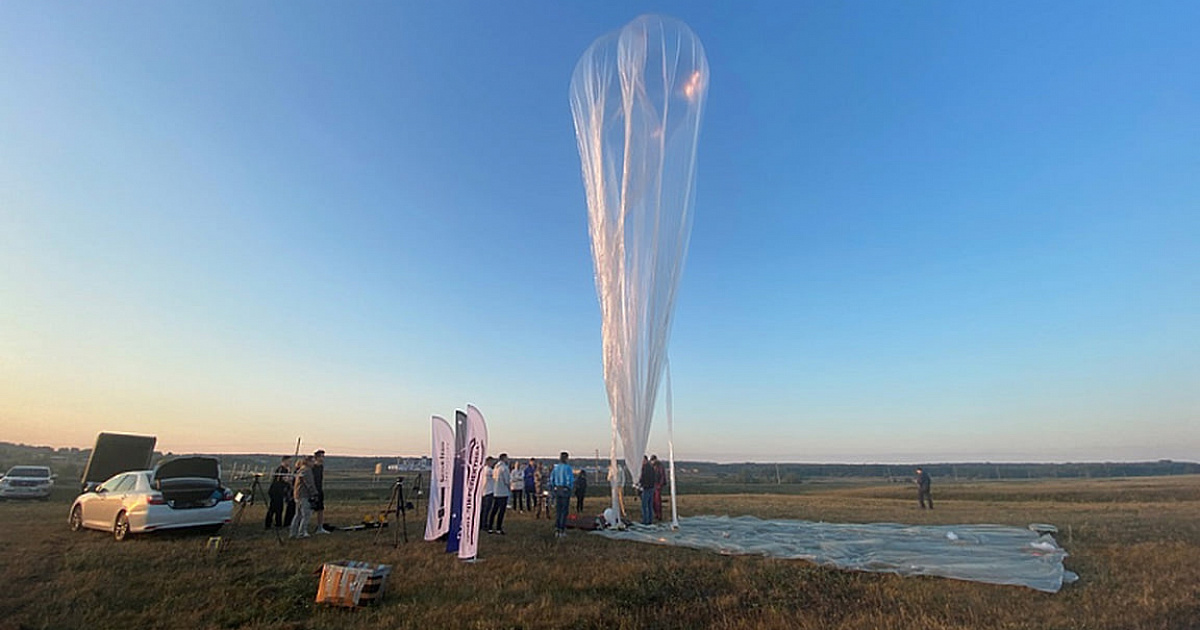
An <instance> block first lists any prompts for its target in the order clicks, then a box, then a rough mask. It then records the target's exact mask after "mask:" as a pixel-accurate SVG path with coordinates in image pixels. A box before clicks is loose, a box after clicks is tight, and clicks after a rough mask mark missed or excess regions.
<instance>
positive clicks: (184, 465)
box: [151, 455, 225, 509]
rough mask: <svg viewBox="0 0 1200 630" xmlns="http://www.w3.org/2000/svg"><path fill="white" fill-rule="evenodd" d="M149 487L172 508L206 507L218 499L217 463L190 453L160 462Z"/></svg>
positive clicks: (220, 489)
mask: <svg viewBox="0 0 1200 630" xmlns="http://www.w3.org/2000/svg"><path fill="white" fill-rule="evenodd" d="M151 487H153V488H154V489H155V490H157V491H159V492H160V493H162V496H163V500H164V501H166V503H167V505H169V506H171V507H173V508H176V509H188V508H200V507H210V506H212V505H215V504H216V503H217V502H218V501H220V500H221V497H222V496H223V495H224V493H225V489H224V488H222V487H221V462H220V460H218V459H217V458H216V457H207V456H201V455H194V456H189V457H179V458H176V459H172V460H170V461H166V462H163V463H161V464H159V465H158V468H156V469H155V470H154V477H153V478H152V479H151Z"/></svg>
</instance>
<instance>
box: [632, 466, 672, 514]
mask: <svg viewBox="0 0 1200 630" xmlns="http://www.w3.org/2000/svg"><path fill="white" fill-rule="evenodd" d="M666 483H667V470H666V469H665V468H664V467H663V465H662V462H661V461H659V459H658V455H651V456H649V457H647V456H645V455H643V456H642V472H641V474H640V475H638V487H639V488H641V494H642V525H652V524H654V523H656V522H658V521H661V520H662V488H663V486H664V485H666Z"/></svg>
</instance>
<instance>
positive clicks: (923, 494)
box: [914, 468, 933, 510]
mask: <svg viewBox="0 0 1200 630" xmlns="http://www.w3.org/2000/svg"><path fill="white" fill-rule="evenodd" d="M914 481H916V483H917V503H920V504H921V509H922V510H924V509H925V502H926V501H929V509H931V510H932V509H933V494H931V493H930V491H929V486H930V484H931V483H932V480H931V479H930V478H929V473H927V472H925V471H924V470H923V469H921V468H917V478H916V479H915V480H914Z"/></svg>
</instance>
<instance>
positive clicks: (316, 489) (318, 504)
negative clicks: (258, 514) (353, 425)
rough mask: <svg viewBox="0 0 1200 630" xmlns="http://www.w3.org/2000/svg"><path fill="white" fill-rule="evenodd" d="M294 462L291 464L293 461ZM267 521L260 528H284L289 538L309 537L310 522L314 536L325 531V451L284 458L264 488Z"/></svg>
mask: <svg viewBox="0 0 1200 630" xmlns="http://www.w3.org/2000/svg"><path fill="white" fill-rule="evenodd" d="M293 459H295V460H296V461H295V462H293V461H292V460H293ZM267 497H268V499H269V502H268V504H267V518H266V520H265V521H264V523H263V527H265V528H266V529H271V528H272V527H287V528H288V537H289V538H308V537H309V535H310V534H309V533H308V529H309V523H310V522H315V524H316V533H318V534H328V533H329V530H327V529H325V451H324V450H317V451H316V452H314V453H313V454H312V455H304V456H302V457H296V458H293V457H292V456H291V455H284V456H283V457H281V458H280V459H279V466H277V467H276V468H275V471H274V472H273V473H271V485H270V486H269V487H268V488H267Z"/></svg>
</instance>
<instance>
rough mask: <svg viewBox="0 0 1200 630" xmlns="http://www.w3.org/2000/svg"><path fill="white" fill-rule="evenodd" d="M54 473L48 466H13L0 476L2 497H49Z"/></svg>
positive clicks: (0, 497) (0, 493) (0, 495)
mask: <svg viewBox="0 0 1200 630" xmlns="http://www.w3.org/2000/svg"><path fill="white" fill-rule="evenodd" d="M53 487H54V475H52V474H50V468H49V467H47V466H13V467H12V468H9V469H8V472H6V473H4V476H3V477H0V499H48V498H50V489H51V488H53Z"/></svg>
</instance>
